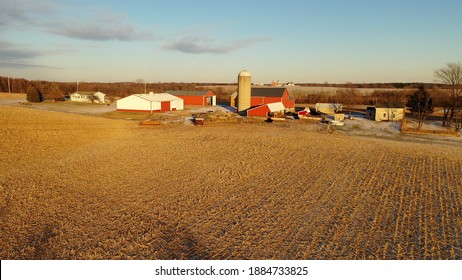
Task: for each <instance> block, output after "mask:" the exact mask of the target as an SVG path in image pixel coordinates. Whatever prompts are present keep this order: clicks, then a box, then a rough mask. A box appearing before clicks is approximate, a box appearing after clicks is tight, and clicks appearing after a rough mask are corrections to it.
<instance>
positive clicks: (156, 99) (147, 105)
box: [117, 92, 183, 113]
mask: <svg viewBox="0 0 462 280" xmlns="http://www.w3.org/2000/svg"><path fill="white" fill-rule="evenodd" d="M175 110H183V99H181V98H179V97H176V96H174V95H171V94H168V93H152V92H151V93H149V94H133V95H130V96H127V97H125V98H122V99H119V100H117V111H119V112H150V113H153V112H166V111H175Z"/></svg>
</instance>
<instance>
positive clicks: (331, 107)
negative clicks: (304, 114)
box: [314, 103, 342, 115]
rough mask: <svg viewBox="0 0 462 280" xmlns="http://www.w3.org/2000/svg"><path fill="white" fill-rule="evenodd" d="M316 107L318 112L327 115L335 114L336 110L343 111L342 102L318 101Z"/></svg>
mask: <svg viewBox="0 0 462 280" xmlns="http://www.w3.org/2000/svg"><path fill="white" fill-rule="evenodd" d="M314 108H315V109H316V112H318V113H323V114H326V115H334V114H335V113H336V112H340V111H342V104H340V103H316V104H315V106H314Z"/></svg>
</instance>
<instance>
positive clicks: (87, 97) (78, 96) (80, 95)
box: [69, 91, 106, 103]
mask: <svg viewBox="0 0 462 280" xmlns="http://www.w3.org/2000/svg"><path fill="white" fill-rule="evenodd" d="M105 96H106V94H105V93H102V92H101V91H97V92H90V91H76V92H73V93H71V94H69V99H70V101H75V102H95V103H104V102H105Z"/></svg>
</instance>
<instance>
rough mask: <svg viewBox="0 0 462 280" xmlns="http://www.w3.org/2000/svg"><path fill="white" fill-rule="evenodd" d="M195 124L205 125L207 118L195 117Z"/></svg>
mask: <svg viewBox="0 0 462 280" xmlns="http://www.w3.org/2000/svg"><path fill="white" fill-rule="evenodd" d="M193 124H194V125H195V126H198V125H205V119H204V118H194V119H193Z"/></svg>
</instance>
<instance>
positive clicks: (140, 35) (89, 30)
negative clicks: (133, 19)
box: [48, 22, 154, 41]
mask: <svg viewBox="0 0 462 280" xmlns="http://www.w3.org/2000/svg"><path fill="white" fill-rule="evenodd" d="M48 31H49V32H50V33H54V34H58V35H62V36H65V37H69V38H76V39H83V40H93V41H108V40H120V41H139V40H150V39H153V38H154V35H153V34H152V33H151V32H149V31H139V30H136V28H134V27H133V26H132V25H130V24H126V25H121V24H118V25H112V24H109V23H107V22H105V23H99V22H92V23H80V24H79V23H76V24H66V25H63V26H60V27H57V28H51V29H48Z"/></svg>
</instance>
